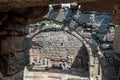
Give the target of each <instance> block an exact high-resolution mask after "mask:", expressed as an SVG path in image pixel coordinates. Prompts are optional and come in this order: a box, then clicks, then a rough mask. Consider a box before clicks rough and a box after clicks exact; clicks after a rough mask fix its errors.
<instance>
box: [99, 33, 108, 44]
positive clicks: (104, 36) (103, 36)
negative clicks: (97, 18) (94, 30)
mask: <svg viewBox="0 0 120 80" xmlns="http://www.w3.org/2000/svg"><path fill="white" fill-rule="evenodd" d="M97 37H98V39H99V40H100V41H102V42H106V39H107V37H106V34H98V35H97Z"/></svg>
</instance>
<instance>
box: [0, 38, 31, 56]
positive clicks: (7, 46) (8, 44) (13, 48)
mask: <svg viewBox="0 0 120 80" xmlns="http://www.w3.org/2000/svg"><path fill="white" fill-rule="evenodd" d="M3 39H4V40H2V41H1V45H0V46H1V49H0V50H1V51H0V55H9V54H16V52H21V51H25V50H28V49H30V48H31V47H32V44H31V40H30V39H29V38H26V37H3Z"/></svg>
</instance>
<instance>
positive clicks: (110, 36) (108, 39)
mask: <svg viewBox="0 0 120 80" xmlns="http://www.w3.org/2000/svg"><path fill="white" fill-rule="evenodd" d="M114 35H115V34H114V33H108V34H107V41H109V42H113V39H114Z"/></svg>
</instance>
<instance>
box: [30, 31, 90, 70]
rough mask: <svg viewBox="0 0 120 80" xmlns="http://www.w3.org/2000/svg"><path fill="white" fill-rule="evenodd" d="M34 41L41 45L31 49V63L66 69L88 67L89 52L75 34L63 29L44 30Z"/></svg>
mask: <svg viewBox="0 0 120 80" xmlns="http://www.w3.org/2000/svg"><path fill="white" fill-rule="evenodd" d="M33 41H34V42H35V43H37V44H39V45H40V46H39V47H37V46H34V47H33V48H32V49H31V50H30V52H31V53H30V55H31V64H32V63H35V64H39V65H40V66H44V67H48V68H53V67H54V68H57V69H58V68H60V69H66V70H67V69H69V68H72V67H75V68H80V67H83V66H84V67H86V68H87V69H88V53H87V52H86V50H85V48H83V47H82V46H83V45H82V43H81V42H80V41H79V40H78V39H77V38H75V37H74V36H71V35H70V34H68V33H66V32H63V31H60V32H44V33H41V34H39V35H37V36H36V37H35V38H34V39H33ZM85 65H86V66H85Z"/></svg>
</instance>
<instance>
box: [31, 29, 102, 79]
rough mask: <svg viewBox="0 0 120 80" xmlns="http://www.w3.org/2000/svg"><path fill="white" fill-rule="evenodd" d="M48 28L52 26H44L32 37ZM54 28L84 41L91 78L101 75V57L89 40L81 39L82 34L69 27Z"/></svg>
mask: <svg viewBox="0 0 120 80" xmlns="http://www.w3.org/2000/svg"><path fill="white" fill-rule="evenodd" d="M47 29H50V28H43V29H42V30H40V31H37V32H36V34H34V35H32V37H31V39H33V38H34V37H35V36H37V35H38V34H40V33H42V32H44V31H45V30H47ZM53 29H56V30H62V31H65V32H67V33H68V34H70V35H72V36H74V37H76V38H77V39H78V40H80V41H81V42H82V44H83V46H84V48H85V49H86V50H87V54H88V58H89V78H90V80H94V79H96V77H100V75H101V72H100V64H99V59H98V57H94V56H95V54H93V52H92V48H91V46H90V44H89V43H88V41H87V40H86V39H84V38H82V39H81V37H80V36H82V35H80V34H78V33H77V32H75V31H70V30H69V28H68V30H65V29H62V28H55V27H53ZM98 56H100V55H98ZM94 69H97V70H96V71H93V70H94Z"/></svg>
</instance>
